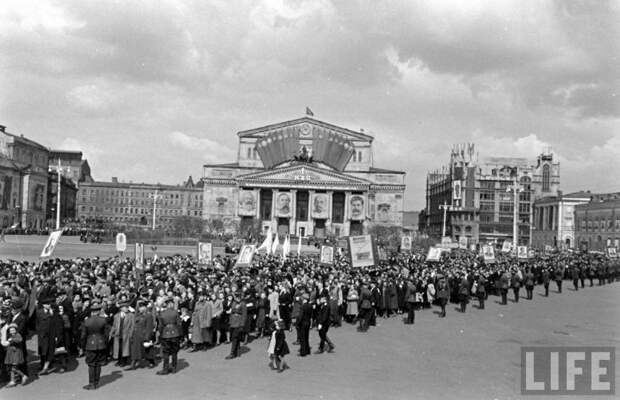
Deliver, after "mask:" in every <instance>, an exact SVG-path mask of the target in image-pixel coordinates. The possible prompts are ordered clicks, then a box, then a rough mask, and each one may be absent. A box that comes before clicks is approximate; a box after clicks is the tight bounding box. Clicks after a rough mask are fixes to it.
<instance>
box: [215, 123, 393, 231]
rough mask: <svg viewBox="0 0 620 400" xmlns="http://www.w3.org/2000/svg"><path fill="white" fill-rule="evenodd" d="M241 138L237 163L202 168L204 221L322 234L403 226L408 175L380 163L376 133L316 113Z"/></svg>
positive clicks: (244, 133)
mask: <svg viewBox="0 0 620 400" xmlns="http://www.w3.org/2000/svg"><path fill="white" fill-rule="evenodd" d="M237 136H238V137H239V148H238V154H237V160H236V161H235V162H232V163H228V164H216V165H213V164H209V165H205V166H204V177H203V181H204V199H205V202H204V213H203V214H204V217H205V219H209V220H217V221H222V223H223V225H224V227H225V229H226V230H228V231H234V230H236V229H238V230H240V231H241V232H245V231H249V230H250V229H252V228H253V227H256V226H258V227H259V229H262V230H264V229H268V228H269V227H271V229H272V230H273V231H274V232H278V233H279V234H281V235H283V234H287V233H290V234H292V235H301V236H304V235H312V236H316V237H323V236H328V235H334V236H337V237H341V236H347V235H355V234H361V233H363V232H366V231H367V229H368V227H369V226H370V225H372V224H382V225H393V226H399V227H400V226H402V211H403V201H404V191H405V183H404V179H405V173H404V172H402V171H392V170H386V169H381V168H376V167H375V166H374V162H373V146H372V143H373V137H372V136H369V135H367V134H366V133H364V132H356V131H353V130H349V129H346V128H342V127H339V126H335V125H332V124H328V123H326V122H322V121H319V120H316V119H314V118H310V117H304V118H300V119H295V120H291V121H286V122H282V123H278V124H273V125H268V126H264V127H260V128H256V129H250V130H246V131H241V132H238V133H237Z"/></svg>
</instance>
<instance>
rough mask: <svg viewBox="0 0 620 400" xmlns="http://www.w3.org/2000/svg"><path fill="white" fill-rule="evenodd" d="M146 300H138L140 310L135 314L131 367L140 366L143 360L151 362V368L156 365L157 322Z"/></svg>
mask: <svg viewBox="0 0 620 400" xmlns="http://www.w3.org/2000/svg"><path fill="white" fill-rule="evenodd" d="M146 305H147V304H146V301H144V300H140V301H138V304H137V306H138V312H137V313H136V315H135V323H134V330H133V336H132V338H131V362H132V364H131V369H136V368H138V366H139V364H140V363H141V362H142V360H147V361H148V362H149V368H153V367H154V366H155V354H154V346H153V339H154V336H155V335H154V333H155V324H154V320H153V314H152V313H149V312H148V311H147V308H146Z"/></svg>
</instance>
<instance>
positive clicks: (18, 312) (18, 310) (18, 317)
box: [11, 297, 29, 376]
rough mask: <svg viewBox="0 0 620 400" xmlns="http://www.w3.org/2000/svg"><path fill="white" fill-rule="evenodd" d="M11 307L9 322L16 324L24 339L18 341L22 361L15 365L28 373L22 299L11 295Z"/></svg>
mask: <svg viewBox="0 0 620 400" xmlns="http://www.w3.org/2000/svg"><path fill="white" fill-rule="evenodd" d="M11 307H12V308H13V312H12V314H13V318H12V319H11V322H12V323H14V324H15V325H17V332H18V333H19V334H20V335H21V337H22V338H23V339H24V340H22V342H21V343H20V346H19V348H20V350H21V351H22V354H23V355H24V362H23V363H21V364H20V365H18V366H17V367H18V368H19V370H20V371H21V372H23V373H24V374H26V376H29V375H28V350H27V348H26V338H27V337H28V326H27V324H28V314H27V312H26V311H24V301H23V300H22V299H21V298H20V297H13V298H12V299H11Z"/></svg>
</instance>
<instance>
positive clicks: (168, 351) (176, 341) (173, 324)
mask: <svg viewBox="0 0 620 400" xmlns="http://www.w3.org/2000/svg"><path fill="white" fill-rule="evenodd" d="M157 322H158V325H159V333H160V335H159V338H160V342H161V354H162V358H163V360H164V363H163V364H164V365H163V367H162V369H161V371H157V375H168V374H170V373H172V374H174V373H175V372H176V371H177V361H178V353H179V348H180V346H181V343H180V342H181V316H180V315H179V312H178V311H177V310H176V309H175V308H174V299H173V298H172V297H168V298H167V299H166V309H165V310H164V311H162V312H161V313H160V314H159V316H158V317H157ZM171 358H172V365H170V359H171Z"/></svg>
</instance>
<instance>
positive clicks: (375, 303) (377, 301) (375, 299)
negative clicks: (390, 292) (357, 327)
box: [368, 282, 383, 326]
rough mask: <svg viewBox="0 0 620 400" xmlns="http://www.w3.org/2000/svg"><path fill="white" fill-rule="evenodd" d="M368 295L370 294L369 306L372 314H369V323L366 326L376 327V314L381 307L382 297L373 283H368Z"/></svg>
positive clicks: (379, 290)
mask: <svg viewBox="0 0 620 400" xmlns="http://www.w3.org/2000/svg"><path fill="white" fill-rule="evenodd" d="M370 294H371V298H372V299H371V301H370V302H371V305H372V312H371V313H370V321H369V324H368V326H370V325H372V326H376V325H377V313H378V310H379V309H381V305H382V304H383V295H382V294H381V289H379V287H378V286H377V284H376V283H375V282H370Z"/></svg>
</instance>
